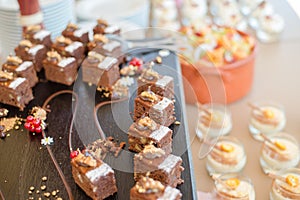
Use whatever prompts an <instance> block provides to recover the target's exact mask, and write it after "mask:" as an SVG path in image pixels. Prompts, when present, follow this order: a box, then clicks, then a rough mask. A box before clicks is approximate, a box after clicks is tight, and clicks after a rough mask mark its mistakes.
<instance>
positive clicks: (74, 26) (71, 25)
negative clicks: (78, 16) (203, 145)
mask: <svg viewBox="0 0 300 200" xmlns="http://www.w3.org/2000/svg"><path fill="white" fill-rule="evenodd" d="M67 28H70V29H75V30H76V29H78V26H77V25H76V24H73V23H69V24H68V26H67Z"/></svg>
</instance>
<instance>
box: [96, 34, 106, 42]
mask: <svg viewBox="0 0 300 200" xmlns="http://www.w3.org/2000/svg"><path fill="white" fill-rule="evenodd" d="M94 41H95V42H103V43H105V44H106V43H107V42H108V39H107V37H106V36H105V35H102V34H95V35H94Z"/></svg>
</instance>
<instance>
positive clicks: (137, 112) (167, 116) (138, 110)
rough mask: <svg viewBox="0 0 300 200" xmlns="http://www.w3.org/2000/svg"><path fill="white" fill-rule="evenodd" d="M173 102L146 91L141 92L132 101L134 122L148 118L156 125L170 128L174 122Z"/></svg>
mask: <svg viewBox="0 0 300 200" xmlns="http://www.w3.org/2000/svg"><path fill="white" fill-rule="evenodd" d="M174 109H175V108H174V102H173V101H171V100H170V99H168V98H166V97H161V96H159V95H157V94H155V93H154V92H152V91H150V90H148V91H143V92H142V93H141V94H139V95H138V96H137V97H136V98H135V100H134V116H133V119H134V121H137V120H138V119H139V118H141V117H142V116H149V117H150V118H151V119H152V120H154V121H155V122H156V123H158V124H161V125H164V126H170V125H171V124H173V123H174V122H175V120H176V117H175V111H174Z"/></svg>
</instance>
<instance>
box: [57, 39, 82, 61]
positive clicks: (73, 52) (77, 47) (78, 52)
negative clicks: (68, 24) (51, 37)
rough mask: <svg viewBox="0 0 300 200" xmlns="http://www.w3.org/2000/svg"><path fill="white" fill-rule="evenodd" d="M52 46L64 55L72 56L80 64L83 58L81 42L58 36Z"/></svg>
mask: <svg viewBox="0 0 300 200" xmlns="http://www.w3.org/2000/svg"><path fill="white" fill-rule="evenodd" d="M52 48H53V49H54V50H55V51H57V52H58V53H59V54H60V55H62V56H64V57H74V58H75V59H76V61H77V64H78V65H80V64H81V62H82V60H83V59H84V57H85V55H84V51H85V49H84V46H83V44H82V43H81V42H77V41H75V42H73V41H72V40H71V39H70V38H66V37H64V36H59V37H57V38H56V41H55V43H53V45H52Z"/></svg>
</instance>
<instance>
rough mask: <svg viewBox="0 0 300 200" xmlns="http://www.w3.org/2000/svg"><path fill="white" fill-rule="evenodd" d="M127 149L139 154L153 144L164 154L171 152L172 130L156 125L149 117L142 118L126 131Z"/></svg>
mask: <svg viewBox="0 0 300 200" xmlns="http://www.w3.org/2000/svg"><path fill="white" fill-rule="evenodd" d="M127 134H128V143H129V147H128V149H129V150H131V151H135V152H141V151H142V150H143V149H144V147H145V146H146V145H149V144H153V145H155V146H156V147H158V148H161V149H162V150H163V151H164V152H165V153H166V154H169V153H171V152H172V134H173V132H172V130H171V129H169V128H168V127H166V126H162V125H160V124H157V123H156V122H155V121H154V120H152V119H150V118H149V117H143V118H141V119H139V120H138V121H137V122H135V123H133V124H132V125H131V126H130V127H129V130H128V133H127Z"/></svg>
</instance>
